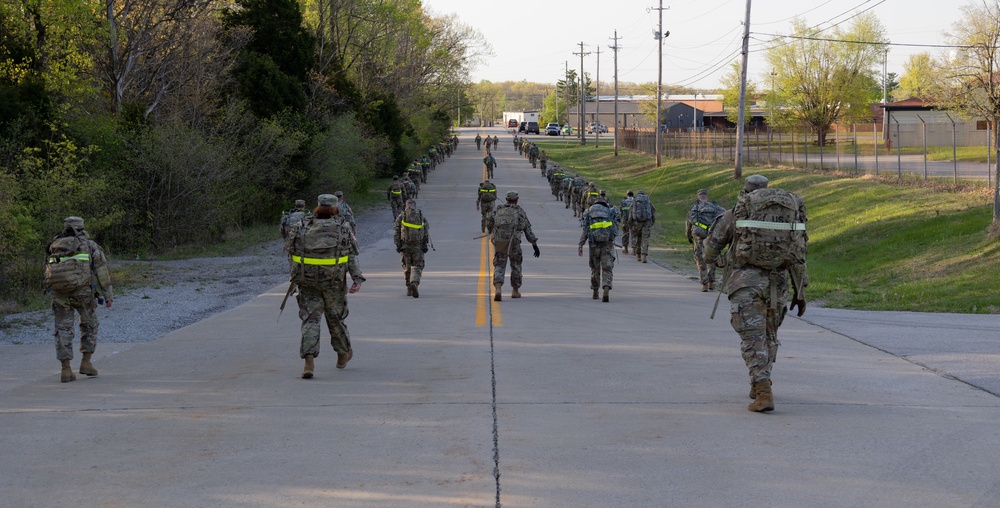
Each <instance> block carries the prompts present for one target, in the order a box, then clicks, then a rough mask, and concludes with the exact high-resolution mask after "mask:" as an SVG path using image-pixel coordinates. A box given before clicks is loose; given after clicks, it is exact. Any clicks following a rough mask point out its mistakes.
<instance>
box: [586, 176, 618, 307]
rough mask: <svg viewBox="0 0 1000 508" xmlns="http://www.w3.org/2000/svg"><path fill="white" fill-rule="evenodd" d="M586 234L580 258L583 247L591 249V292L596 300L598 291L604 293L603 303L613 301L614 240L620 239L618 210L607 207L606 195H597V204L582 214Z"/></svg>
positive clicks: (602, 193)
mask: <svg viewBox="0 0 1000 508" xmlns="http://www.w3.org/2000/svg"><path fill="white" fill-rule="evenodd" d="M580 224H581V225H582V226H583V233H582V234H581V235H580V243H579V247H578V248H577V255H579V256H583V244H584V243H588V244H589V247H590V289H592V290H593V291H594V300H596V299H597V289H598V288H602V289H604V295H603V296H602V297H601V301H603V302H607V301H609V299H610V295H609V293H611V280H612V278H613V277H614V275H613V273H612V271H613V270H614V268H615V237H616V236H618V210H616V209H614V208H612V207H611V205H609V204H608V200H607V196H606V195H605V194H604V191H601V193H600V194H599V195H598V197H597V199H596V200H595V201H594V204H593V205H591V206H590V208H588V209H587V211H585V212H584V213H583V218H582V219H580Z"/></svg>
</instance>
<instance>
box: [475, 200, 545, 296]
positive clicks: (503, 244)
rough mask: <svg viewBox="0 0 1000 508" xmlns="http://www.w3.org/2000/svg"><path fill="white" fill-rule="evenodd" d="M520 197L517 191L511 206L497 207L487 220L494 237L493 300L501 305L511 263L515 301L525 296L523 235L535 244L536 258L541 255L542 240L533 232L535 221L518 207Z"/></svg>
mask: <svg viewBox="0 0 1000 508" xmlns="http://www.w3.org/2000/svg"><path fill="white" fill-rule="evenodd" d="M517 199H518V195H517V192H516V191H509V192H508V193H507V202H506V203H504V204H502V205H500V206H498V207H496V209H495V210H493V213H492V214H491V215H490V216H489V218H488V219H487V220H486V230H487V231H489V232H490V235H491V236H492V237H493V252H494V254H493V288H494V291H495V293H494V295H493V300H495V301H498V302H499V301H500V300H501V297H500V288H501V287H503V277H504V272H505V271H506V269H507V260H508V259H509V260H510V286H511V288H512V289H511V293H510V297H511V298H520V297H521V292H520V291H518V288H520V287H521V282H522V280H523V279H522V276H521V263H522V262H523V261H524V254H523V253H522V252H521V234H522V233H523V234H524V238H525V239H527V240H528V242H529V243H531V247H532V248H533V249H534V251H535V252H534V255H535V257H536V258H537V257H538V256H539V255H541V252H540V251H539V250H538V237H536V236H535V233H534V232H533V231H531V221H529V220H528V214H526V213H524V209H522V208H521V207H520V206H518V204H517Z"/></svg>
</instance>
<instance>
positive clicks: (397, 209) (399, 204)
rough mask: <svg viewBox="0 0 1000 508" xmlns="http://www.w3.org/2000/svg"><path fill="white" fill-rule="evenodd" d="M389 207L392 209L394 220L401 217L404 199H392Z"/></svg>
mask: <svg viewBox="0 0 1000 508" xmlns="http://www.w3.org/2000/svg"><path fill="white" fill-rule="evenodd" d="M389 206H391V207H392V218H393V220H395V219H396V217H399V214H401V213H403V198H402V197H399V198H392V199H390V200H389Z"/></svg>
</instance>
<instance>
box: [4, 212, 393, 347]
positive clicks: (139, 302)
mask: <svg viewBox="0 0 1000 508" xmlns="http://www.w3.org/2000/svg"><path fill="white" fill-rule="evenodd" d="M391 215H392V214H391V213H390V212H389V207H388V206H387V205H382V206H377V207H373V208H370V209H366V210H356V211H355V219H356V222H357V227H358V231H357V235H358V243H359V244H360V247H361V249H362V251H364V249H366V248H367V247H370V246H371V245H374V244H375V243H376V242H378V241H380V240H382V239H384V238H387V237H391V236H392V221H391V217H390V216H391ZM281 247H282V242H281V240H280V239H276V240H274V241H272V242H267V243H264V244H261V245H257V246H254V247H251V248H249V249H247V250H246V251H244V252H241V253H240V254H239V255H236V256H230V257H213V258H192V259H182V260H175V261H115V262H112V263H111V276H112V278H113V277H114V269H115V266H116V265H117V266H123V265H125V264H142V265H143V266H144V267H145V268H148V269H149V270H150V272H151V273H150V275H151V276H152V279H153V280H158V281H167V282H164V283H159V284H155V285H151V286H146V287H140V288H133V289H130V290H128V291H123V292H121V293H119V292H118V291H116V294H115V302H114V306H113V307H112V308H111V309H106V308H104V307H103V306H102V307H98V310H97V315H98V320H99V321H100V324H101V326H100V329H99V331H98V336H97V342H98V344H100V343H102V342H103V343H140V342H150V341H153V340H156V339H158V338H160V337H162V336H164V335H166V334H168V333H170V332H171V331H173V330H176V329H178V328H182V327H185V326H187V325H190V324H192V323H195V322H198V321H200V320H202V319H205V318H207V317H209V316H212V315H214V314H218V313H219V312H223V311H226V310H229V309H232V308H234V307H238V306H240V305H243V304H244V303H247V302H249V301H250V300H252V299H253V298H255V297H256V296H257V295H260V294H262V293H264V292H265V291H267V290H269V289H271V288H273V287H274V286H276V285H278V284H281V283H284V282H288V262H287V261H286V257H285V253H284V251H283V250H282V248H281ZM363 268H364V267H363V266H362V269H363ZM293 303H294V302H293ZM293 306H294V305H293ZM275 312H276V313H277V309H275ZM52 326H53V321H52V312H51V311H49V310H45V311H35V312H24V313H20V314H10V315H7V316H4V317H3V318H0V344H3V345H9V344H51V343H52V341H53V339H52V333H53V329H52ZM76 333H77V338H76V341H78V340H79V330H77V332H76ZM76 341H75V342H74V347H75V348H77V347H79V346H78V344H77V342H76Z"/></svg>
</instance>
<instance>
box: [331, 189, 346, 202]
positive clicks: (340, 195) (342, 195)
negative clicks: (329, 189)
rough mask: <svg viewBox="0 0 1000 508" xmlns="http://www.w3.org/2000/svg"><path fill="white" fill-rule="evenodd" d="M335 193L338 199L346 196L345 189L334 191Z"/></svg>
mask: <svg viewBox="0 0 1000 508" xmlns="http://www.w3.org/2000/svg"><path fill="white" fill-rule="evenodd" d="M333 195H334V196H337V199H338V200H339V199H343V197H344V191H337V192H334V193H333Z"/></svg>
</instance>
